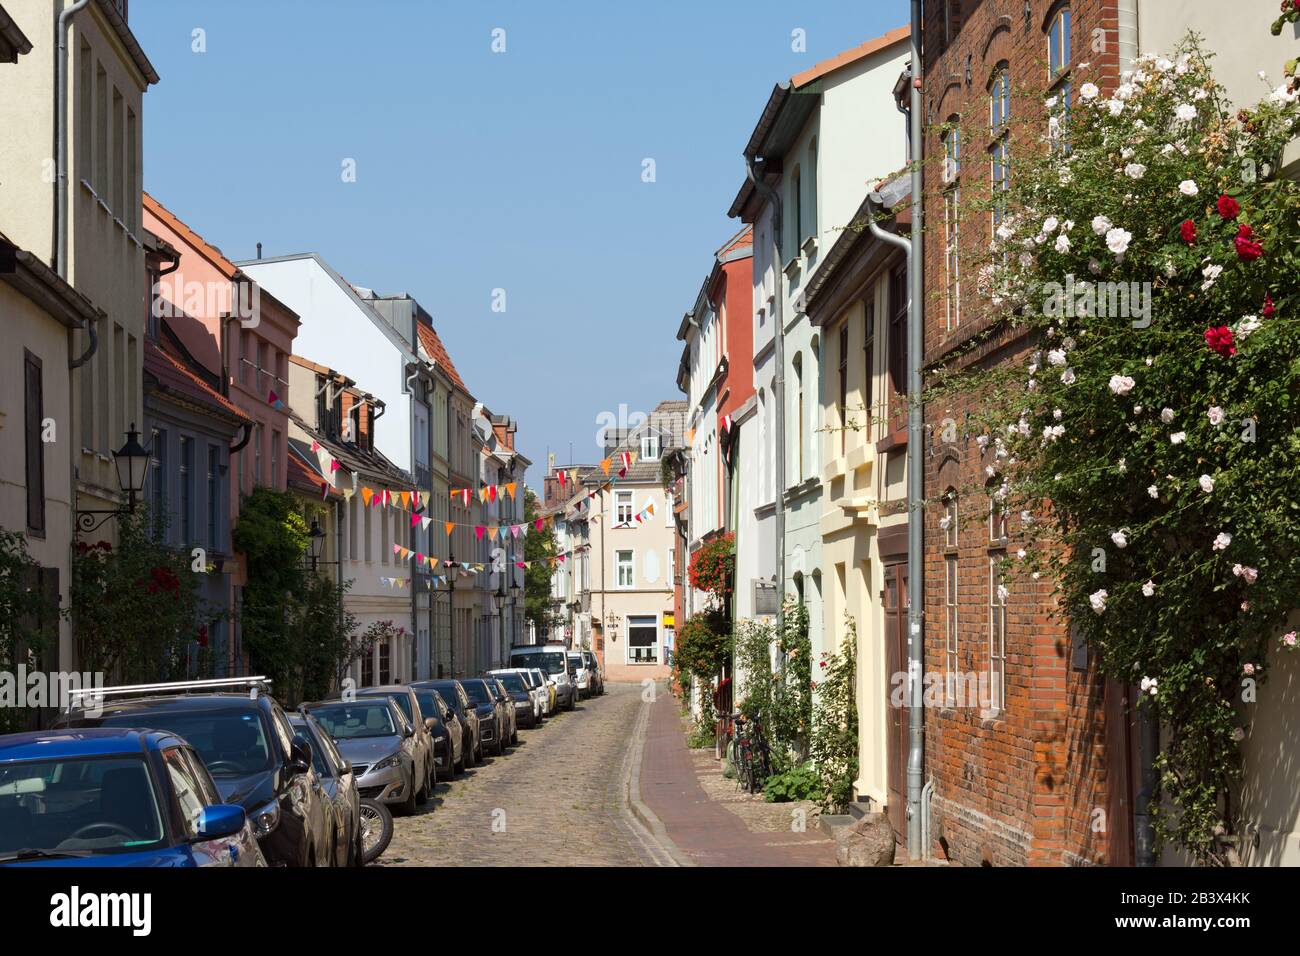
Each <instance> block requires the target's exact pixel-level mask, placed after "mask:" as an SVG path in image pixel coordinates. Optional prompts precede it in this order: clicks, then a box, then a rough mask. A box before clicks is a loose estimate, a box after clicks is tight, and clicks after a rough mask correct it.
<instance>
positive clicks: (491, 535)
mask: <svg viewBox="0 0 1300 956" xmlns="http://www.w3.org/2000/svg"><path fill="white" fill-rule="evenodd" d="M500 530H501V528H500V526H498V525H492V526H491V527H490V528H488V540H489V541H495V540H496V539H497V532H498V531H500Z"/></svg>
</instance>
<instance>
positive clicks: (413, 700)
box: [356, 684, 437, 803]
mask: <svg viewBox="0 0 1300 956" xmlns="http://www.w3.org/2000/svg"><path fill="white" fill-rule="evenodd" d="M356 695H357V696H358V697H383V696H388V697H391V698H393V703H395V704H396V705H397V708H398V709H399V710H400V711H401V712H402V716H403V717H405V718H406V722H407V723H408V724H410V725H411V726H412V727H414V728H415V779H416V781H417V784H418V785H419V788H420V789H419V792H417V793H416V795H415V799H416V801H417V802H418V803H425V802H427V801H428V799H429V798H430V797H432V796H433V785H434V784H435V783H437V773H436V771H435V769H434V768H435V764H434V759H433V731H432V730H431V729H430V728H429V727H427V726H425V723H424V719H425V717H427V716H428V714H425V713H424V712H423V711H421V709H420V701H419V699H418V698H417V697H416V695H415V691H414V689H412V688H411V687H410V686H408V685H406V684H384V685H381V686H379V687H363V688H361V689H360V690H358V691H357V692H356Z"/></svg>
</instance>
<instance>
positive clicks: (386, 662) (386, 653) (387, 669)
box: [379, 637, 393, 687]
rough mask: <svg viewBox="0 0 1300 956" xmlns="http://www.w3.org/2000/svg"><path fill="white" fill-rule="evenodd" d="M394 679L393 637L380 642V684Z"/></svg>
mask: <svg viewBox="0 0 1300 956" xmlns="http://www.w3.org/2000/svg"><path fill="white" fill-rule="evenodd" d="M392 680H393V639H392V638H391V637H390V638H385V639H384V640H382V641H380V642H379V685H380V686H381V687H382V686H383V685H385V684H389V683H391V682H392Z"/></svg>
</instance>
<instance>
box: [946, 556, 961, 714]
mask: <svg viewBox="0 0 1300 956" xmlns="http://www.w3.org/2000/svg"><path fill="white" fill-rule="evenodd" d="M943 567H944V589H943V620H944V667H945V668H946V673H945V674H944V699H945V700H946V701H947V703H948V706H949V707H956V706H957V686H958V684H959V681H958V673H959V672H958V667H959V664H958V660H957V555H955V554H950V555H948V556H947V557H946V558H944V561H943Z"/></svg>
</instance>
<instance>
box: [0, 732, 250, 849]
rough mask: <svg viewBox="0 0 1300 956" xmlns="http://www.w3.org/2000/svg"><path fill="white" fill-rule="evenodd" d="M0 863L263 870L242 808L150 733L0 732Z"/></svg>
mask: <svg viewBox="0 0 1300 956" xmlns="http://www.w3.org/2000/svg"><path fill="white" fill-rule="evenodd" d="M0 865H13V866H185V867H188V866H226V867H230V866H241V867H242V866H266V859H265V858H264V857H263V855H262V851H261V849H260V848H259V847H258V844H257V836H256V834H255V833H254V832H253V826H252V824H251V823H250V822H249V820H248V814H247V813H246V812H245V811H244V808H243V807H242V806H241V805H240V804H238V803H224V802H223V801H222V799H221V794H220V792H219V791H218V789H217V786H216V784H215V783H214V782H213V780H212V777H211V776H210V775H209V774H208V771H207V770H206V769H205V768H204V766H203V761H202V759H201V758H200V757H199V755H198V754H196V753H195V752H194V748H192V747H191V746H190V745H189V744H188V743H186V742H185V740H183V739H182V738H180V737H178V736H176V735H175V734H172V733H168V732H167V731H160V730H121V729H116V728H114V729H111V730H110V729H94V728H85V729H76V730H74V729H65V730H53V731H49V730H47V731H38V732H35V733H24V734H10V735H8V736H5V737H0Z"/></svg>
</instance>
